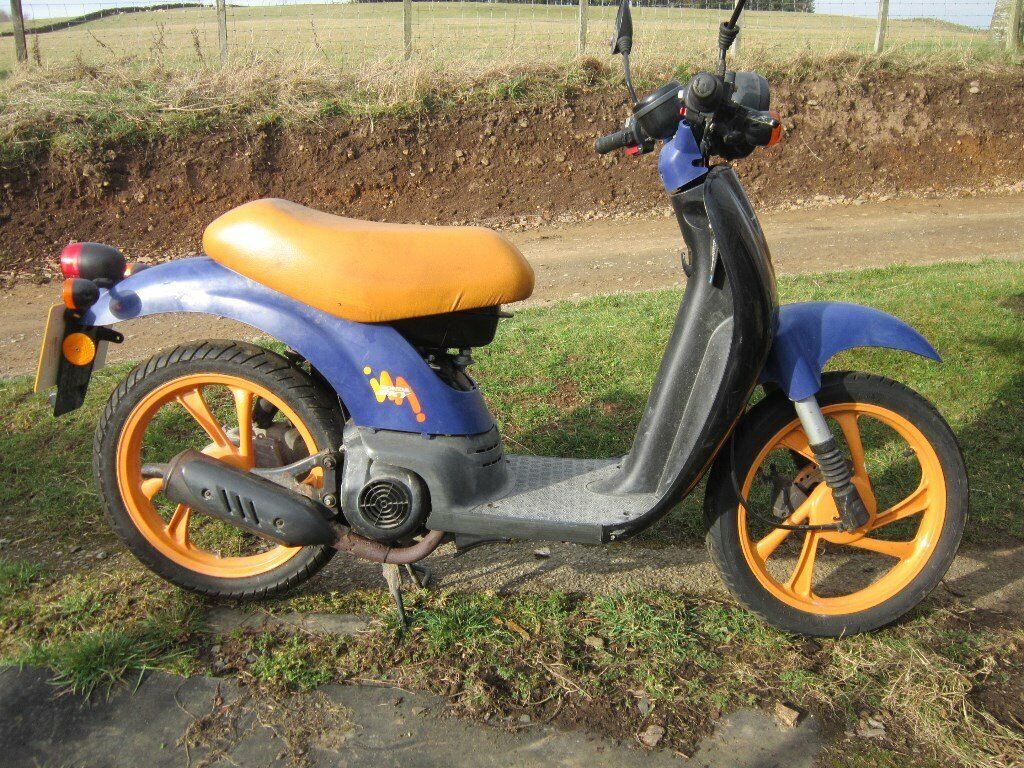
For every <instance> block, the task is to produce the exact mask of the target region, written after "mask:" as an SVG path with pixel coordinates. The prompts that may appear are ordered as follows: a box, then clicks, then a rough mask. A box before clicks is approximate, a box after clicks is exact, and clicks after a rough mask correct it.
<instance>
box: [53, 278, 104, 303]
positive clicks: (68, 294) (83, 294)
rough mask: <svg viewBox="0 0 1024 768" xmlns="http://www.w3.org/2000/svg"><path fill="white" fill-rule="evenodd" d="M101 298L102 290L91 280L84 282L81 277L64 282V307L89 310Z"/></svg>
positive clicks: (62, 293)
mask: <svg viewBox="0 0 1024 768" xmlns="http://www.w3.org/2000/svg"><path fill="white" fill-rule="evenodd" d="M99 297H100V289H99V288H97V287H96V284H95V283H94V282H92V281H91V280H83V279H82V278H80V277H73V278H70V279H68V280H65V281H64V287H63V288H62V289H61V298H62V299H63V300H64V306H65V307H67V308H68V309H73V310H83V309H88V308H89V307H91V306H92V305H93V304H95V303H96V301H97V300H98V299H99Z"/></svg>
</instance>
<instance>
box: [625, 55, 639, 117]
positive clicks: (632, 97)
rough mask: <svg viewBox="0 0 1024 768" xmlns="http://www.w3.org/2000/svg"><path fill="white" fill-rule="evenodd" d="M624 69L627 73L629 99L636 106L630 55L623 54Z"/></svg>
mask: <svg viewBox="0 0 1024 768" xmlns="http://www.w3.org/2000/svg"><path fill="white" fill-rule="evenodd" d="M622 68H623V69H624V70H625V73H626V90H627V91H629V98H630V100H631V101H632V102H633V106H636V102H637V98H636V91H635V90H634V89H633V72H632V70H630V68H629V54H628V53H624V54H622Z"/></svg>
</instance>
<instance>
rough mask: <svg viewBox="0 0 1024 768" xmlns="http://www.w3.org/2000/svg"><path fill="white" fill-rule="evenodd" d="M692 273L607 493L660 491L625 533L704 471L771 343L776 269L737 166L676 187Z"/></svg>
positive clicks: (608, 536) (619, 530) (659, 511)
mask: <svg viewBox="0 0 1024 768" xmlns="http://www.w3.org/2000/svg"><path fill="white" fill-rule="evenodd" d="M672 203H673V207H674V208H675V211H676V216H677V218H678V219H679V224H680V228H681V230H682V233H683V237H684V239H685V240H686V244H687V248H688V251H689V253H690V266H691V269H690V279H689V282H688V284H687V288H686V293H685V295H684V296H683V301H682V303H681V305H680V308H679V313H678V315H677V317H676V324H675V328H674V329H673V332H672V336H671V338H670V339H669V343H668V346H667V348H666V350H665V356H664V358H663V359H662V363H661V367H660V368H659V370H658V374H657V377H656V379H655V382H654V387H653V389H652V391H651V394H650V397H649V398H648V401H647V407H646V409H645V411H644V415H643V417H642V419H641V422H640V426H639V428H638V430H637V435H636V438H635V439H634V442H633V447H632V448H631V450H630V452H629V454H628V455H627V456H626V457H625V458H624V459H623V461H622V464H621V466H620V468H619V471H618V472H617V473H616V475H614V476H613V477H612V478H610V479H609V480H608V481H606V482H604V483H602V487H601V488H599V489H597V490H599V491H600V492H602V493H610V494H633V493H656V494H657V495H658V497H659V502H658V503H657V504H656V505H655V507H654V508H652V509H651V510H650V511H649V512H647V513H646V514H644V515H642V516H641V517H639V518H636V519H632V520H630V521H628V522H626V523H624V524H623V525H621V526H615V527H610V528H607V529H606V531H605V540H613V539H622V538H626V537H628V536H630V535H632V534H633V533H636V532H637V531H640V530H642V529H643V528H646V527H647V526H649V525H650V524H651V523H652V522H654V521H655V520H657V519H658V518H660V517H661V516H662V515H664V514H665V513H666V512H667V511H668V510H670V509H671V508H672V507H673V506H674V505H675V504H676V503H678V501H679V500H680V499H681V498H682V497H683V496H685V495H686V494H687V493H688V492H689V491H690V490H691V489H692V488H693V486H694V485H696V484H697V482H698V481H699V480H700V477H701V475H702V474H703V473H704V470H705V469H706V468H707V467H708V466H709V465H710V463H711V460H712V459H713V458H714V456H715V453H716V452H717V450H718V448H719V446H721V445H722V443H723V441H724V440H725V438H726V437H727V436H728V434H729V432H730V431H731V429H732V427H733V426H734V425H735V423H736V421H737V420H738V419H739V417H740V416H741V415H742V413H743V410H744V408H745V406H746V404H747V402H748V400H749V398H750V394H751V392H752V391H753V389H754V386H755V385H756V384H757V379H758V376H759V374H760V372H761V369H762V368H763V367H764V363H765V360H766V358H767V355H768V351H769V349H770V347H771V338H772V322H773V318H774V313H775V310H776V307H777V299H776V292H775V274H774V270H773V268H772V264H771V257H770V254H769V252H768V246H767V243H766V242H765V239H764V234H763V232H762V231H761V227H760V225H759V224H758V222H757V218H756V217H755V215H754V212H753V209H752V208H751V206H750V202H749V201H748V200H747V197H746V195H745V194H744V192H743V188H742V186H741V185H740V183H739V179H738V178H737V177H736V174H735V172H734V171H733V170H732V169H731V168H729V167H728V166H719V167H717V168H714V169H712V170H711V172H710V173H709V174H708V175H707V177H706V178H705V180H704V183H703V184H701V185H697V186H695V187H692V188H690V189H688V190H684V191H681V192H678V193H676V194H675V195H673V196H672Z"/></svg>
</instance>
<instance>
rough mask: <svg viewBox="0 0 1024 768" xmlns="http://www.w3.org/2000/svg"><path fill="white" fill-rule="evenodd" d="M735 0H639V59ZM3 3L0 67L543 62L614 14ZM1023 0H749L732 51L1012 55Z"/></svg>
mask: <svg viewBox="0 0 1024 768" xmlns="http://www.w3.org/2000/svg"><path fill="white" fill-rule="evenodd" d="M732 2H733V0H638V1H637V2H635V3H634V20H635V25H636V45H635V53H636V57H637V58H645V57H650V58H657V57H666V56H669V55H671V56H679V55H687V54H696V53H700V52H709V51H710V50H711V49H712V48H713V47H714V45H715V41H716V31H717V28H718V24H719V23H720V22H721V21H722V20H723V19H724V18H725V17H726V15H727V13H728V10H729V9H730V8H731V7H732ZM10 3H11V13H10V17H8V18H5V17H7V14H6V13H4V14H3V16H0V67H2V66H3V62H5V61H9V62H11V63H12V64H13V63H14V62H15V61H22V62H24V63H26V64H27V65H32V64H33V63H35V64H44V63H49V62H60V61H70V60H80V61H83V62H86V63H93V62H100V61H103V60H110V59H119V58H132V59H151V60H155V61H159V62H161V63H169V64H176V65H184V66H212V65H217V64H222V63H224V62H227V61H230V60H231V59H232V58H233V57H241V56H253V55H257V56H273V57H289V58H294V59H320V60H324V61H327V62H330V63H337V64H341V65H350V66H359V65H361V64H366V63H368V62H371V61H375V60H388V59H393V60H400V59H403V58H416V57H423V58H426V57H442V58H447V59H457V60H460V61H463V62H464V63H466V64H467V65H470V66H473V65H476V64H479V65H481V66H485V65H488V64H492V63H500V62H504V61H520V60H532V61H544V62H551V61H558V60H562V59H571V58H573V57H577V56H581V55H583V56H586V55H600V54H604V53H606V52H607V41H608V39H609V38H610V36H611V29H612V24H613V19H614V15H615V6H614V0H541V1H540V2H509V1H508V0H503V1H501V2H468V1H467V2H463V1H462V0H440V1H439V0H391V1H389V2H355V1H352V0H334V1H326V2H310V1H309V0H243V2H233V1H229V0H202V1H201V2H189V1H188V0H185V1H183V2H165V3H153V2H148V1H147V0H108V1H106V2H49V1H48V0H43V1H37V0H10ZM1022 6H1024V0H975V1H974V2H971V1H970V0H968V1H967V2H955V1H954V0H750V2H749V4H748V6H747V10H746V11H744V16H743V18H742V19H741V27H742V30H743V31H742V33H741V35H740V39H739V45H738V48H739V51H740V52H755V51H756V52H759V53H764V54H766V55H769V56H772V55H778V56H785V55H790V54H794V53H823V54H828V53H836V52H842V51H851V52H871V51H874V52H880V51H882V50H883V49H887V48H888V49H892V48H896V49H906V50H910V51H923V52H930V51H935V50H940V51H946V50H948V51H950V52H951V53H954V52H956V53H960V54H966V55H977V54H990V53H992V52H994V51H1007V50H1008V51H1010V52H1012V53H1019V52H1020V49H1021V37H1022V32H1024V30H1022V23H1021V18H1022V15H1024V13H1022ZM19 15H20V17H21V18H19ZM22 29H23V30H24V33H23V34H21V33H20V31H21V30H22ZM1010 30H1014V31H1013V32H1012V33H1011V32H1010Z"/></svg>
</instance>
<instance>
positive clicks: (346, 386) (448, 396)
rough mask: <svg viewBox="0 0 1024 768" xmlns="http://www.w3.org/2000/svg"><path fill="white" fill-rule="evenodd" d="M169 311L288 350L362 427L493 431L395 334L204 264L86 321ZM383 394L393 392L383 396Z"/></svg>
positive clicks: (141, 277)
mask: <svg viewBox="0 0 1024 768" xmlns="http://www.w3.org/2000/svg"><path fill="white" fill-rule="evenodd" d="M310 279H311V280H315V279H316V275H310ZM168 312H202V313H206V314H210V315H217V316H219V317H227V318H230V319H232V320H237V321H239V322H242V323H245V324H246V325H250V326H252V327H253V328H256V329H258V330H260V331H263V332H264V333H266V334H267V335H269V336H272V337H273V338H275V339H277V340H279V341H281V342H284V343H285V344H287V345H288V346H289V347H291V348H292V349H294V350H295V351H296V352H298V353H299V354H300V355H302V356H303V357H304V358H306V360H308V361H309V362H310V364H311V365H313V366H314V367H315V368H316V369H317V370H318V371H319V372H320V373H321V374H322V375H323V377H324V378H325V379H327V381H328V382H329V383H330V385H331V386H332V387H334V389H335V391H336V392H337V393H338V396H339V397H340V398H341V399H342V401H343V402H344V404H345V407H346V408H348V411H349V413H350V414H351V416H352V420H353V422H355V423H356V424H357V425H359V426H365V427H374V428H377V429H392V430H398V431H403V432H419V433H423V434H428V435H474V434H479V433H482V432H487V431H488V430H490V429H491V427H492V426H493V425H494V422H493V420H492V418H491V415H490V413H489V412H488V410H487V406H486V405H485V404H484V400H483V397H482V396H481V395H480V392H479V390H477V389H476V388H475V387H474V388H473V389H471V390H469V391H461V390H457V389H453V388H452V387H449V386H447V385H446V384H445V383H444V382H443V381H442V380H441V379H440V378H439V377H438V376H437V375H436V374H435V373H434V372H433V371H432V370H431V368H430V367H429V366H428V365H427V364H426V363H425V362H424V361H423V358H422V357H421V356H420V354H419V353H418V352H416V350H415V349H413V348H412V347H411V346H410V345H409V343H408V342H407V341H406V340H405V339H404V338H403V337H402V335H401V334H399V333H398V331H396V330H395V329H394V328H392V327H391V326H388V325H374V324H366V323H353V322H350V321H348V320H343V319H341V318H339V317H334V316H333V315H328V314H326V313H324V312H321V311H320V310H317V309H314V308H312V307H310V306H307V305H305V304H303V303H301V302H299V301H295V300H294V299H291V298H289V297H287V296H285V295H284V294H281V293H278V292H277V291H274V290H272V289H270V288H267V287H266V286H264V285H261V284H259V283H257V282H255V281H253V280H249V279H248V278H245V277H242V276H241V275H239V274H238V273H236V272H232V271H231V270H229V269H227V268H225V267H222V266H221V265H220V264H217V263H216V262H215V261H213V260H212V259H210V258H207V257H205V256H202V257H197V258H191V259H180V260H177V261H171V262H167V263H166V264H160V265H159V266H155V267H151V268H149V269H146V270H143V271H141V272H138V273H137V274H135V275H132V276H131V277H129V278H127V279H126V280H123V281H121V282H120V283H118V284H117V285H115V286H114V287H113V288H112V289H111V290H110V291H102V292H101V295H100V299H99V301H98V302H96V304H95V305H93V307H92V308H90V309H89V310H88V311H87V312H86V313H85V314H84V316H83V318H82V320H83V323H84V324H85V325H92V326H100V325H104V326H109V325H114V324H115V323H119V322H122V321H124V320H133V319H135V318H137V317H144V316H146V315H156V314H161V313H168ZM385 372H386V373H387V377H386V378H385V377H382V374H383V373H385ZM375 385H376V386H375ZM381 385H385V387H386V389H384V390H381ZM395 385H398V386H400V387H401V388H405V387H408V390H409V391H410V392H412V393H414V395H415V402H416V404H417V405H418V410H417V409H416V408H414V407H413V405H412V402H413V398H410V397H402V398H397V397H387V396H386V393H387V392H388V391H395V390H393V389H391V387H393V386H395ZM378 392H383V394H381V395H378Z"/></svg>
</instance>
